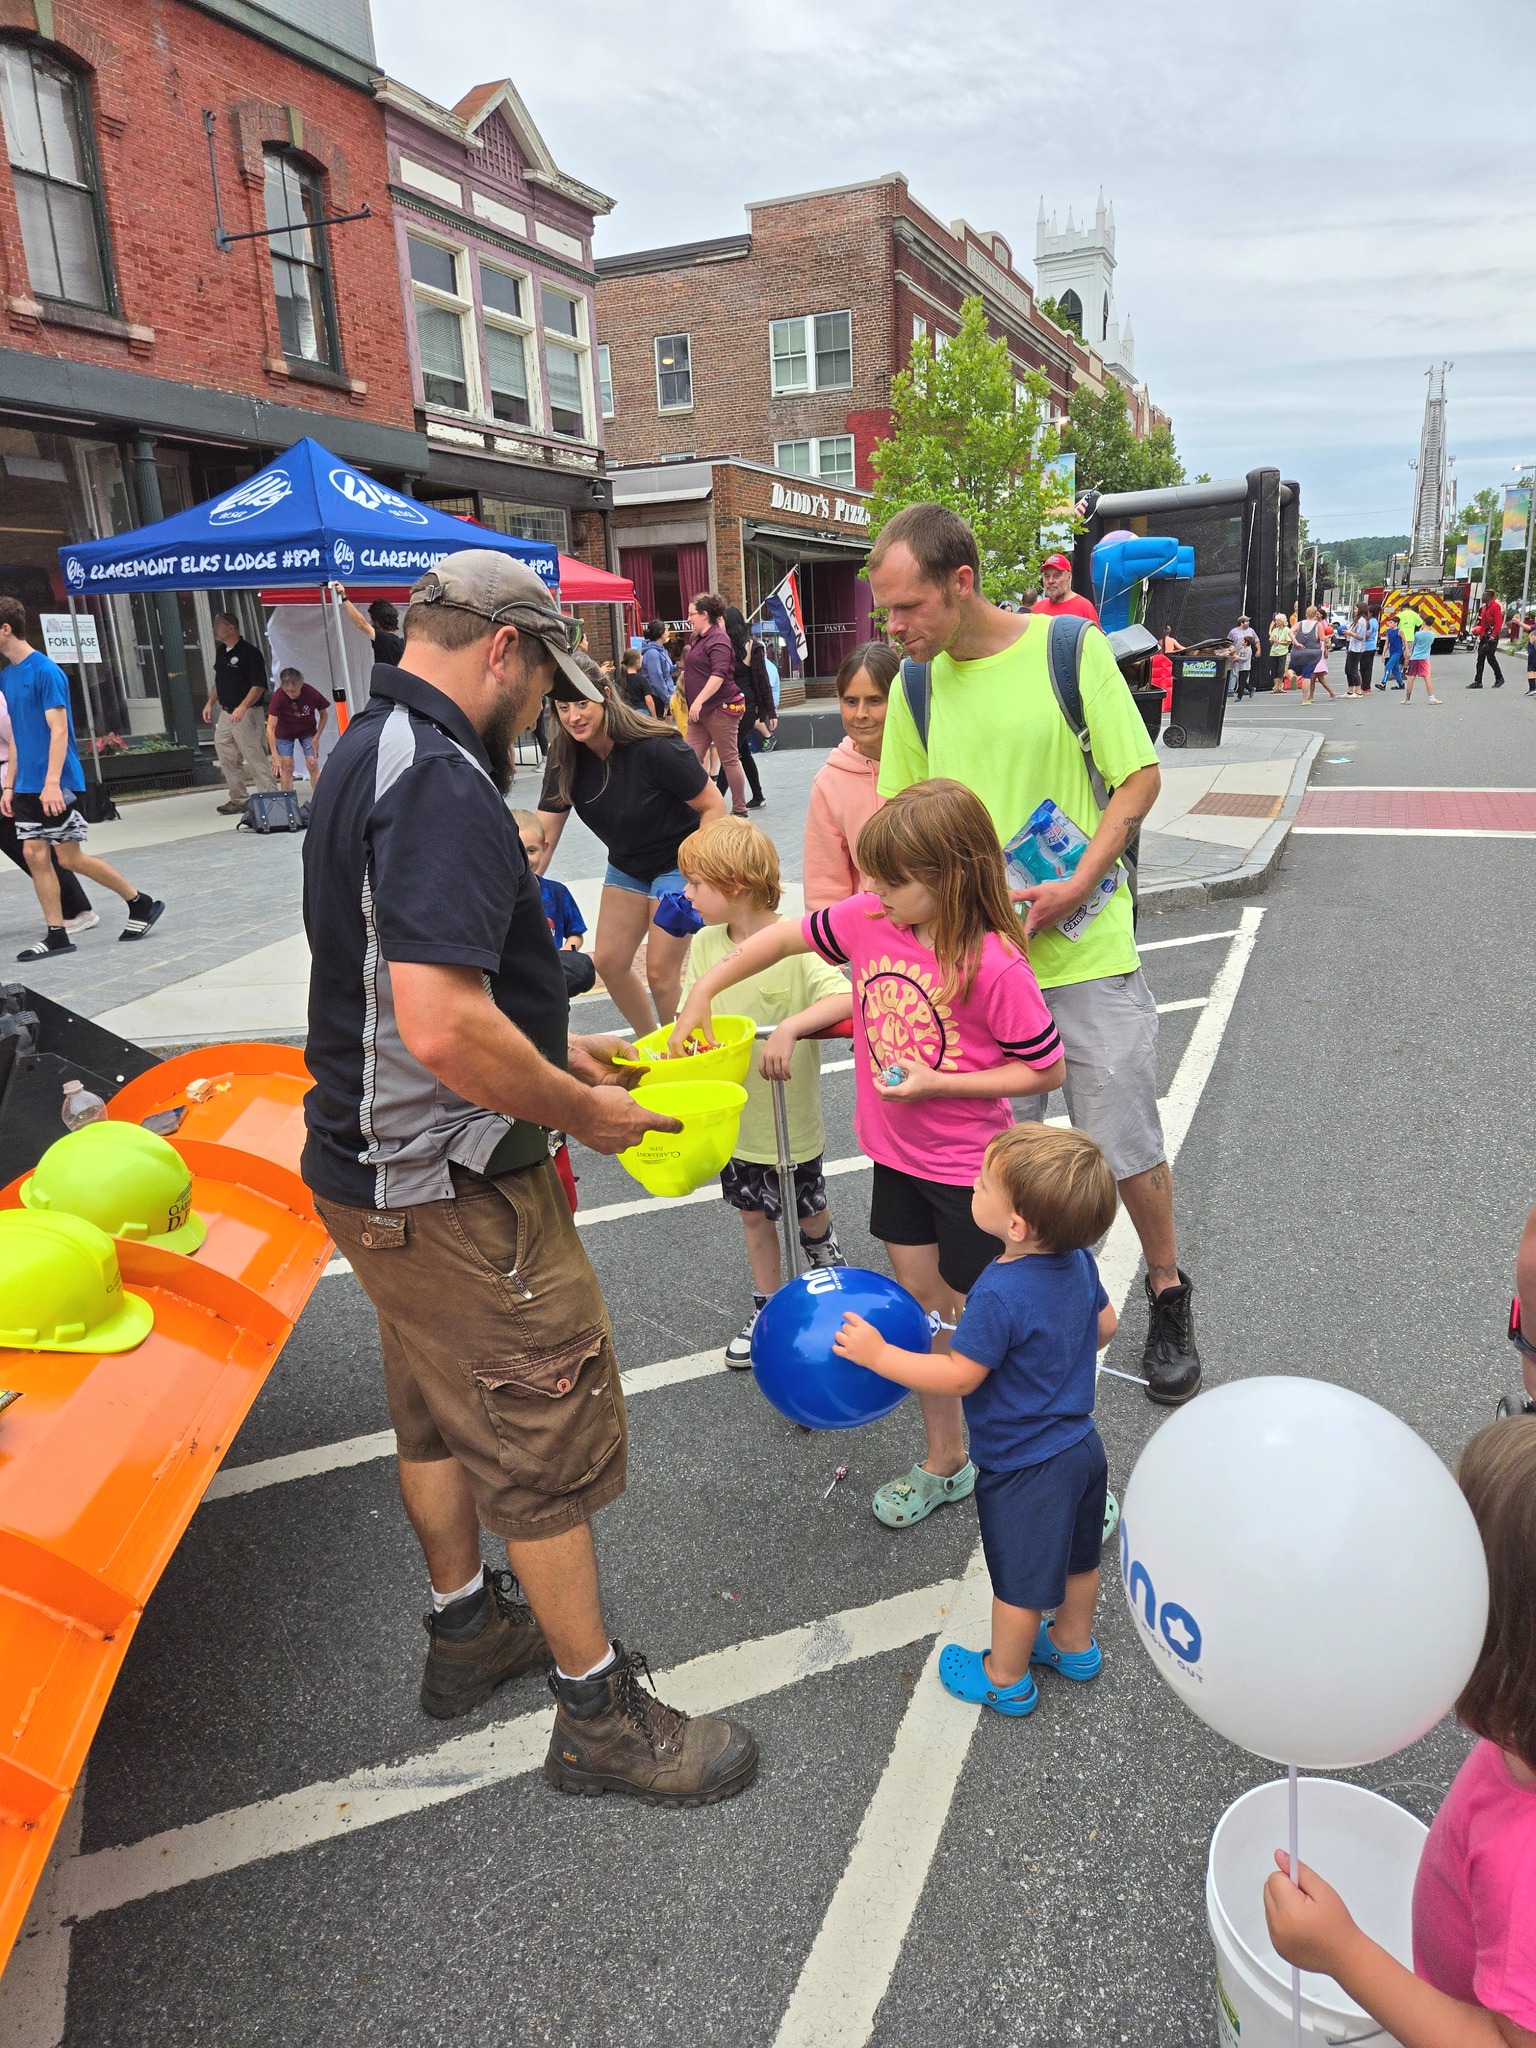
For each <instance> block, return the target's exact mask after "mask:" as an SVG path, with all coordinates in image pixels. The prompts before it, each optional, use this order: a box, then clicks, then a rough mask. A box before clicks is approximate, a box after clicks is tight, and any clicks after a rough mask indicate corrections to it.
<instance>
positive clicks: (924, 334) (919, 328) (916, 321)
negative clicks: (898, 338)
mask: <svg viewBox="0 0 1536 2048" xmlns="http://www.w3.org/2000/svg"><path fill="white" fill-rule="evenodd" d="M912 339H913V340H914V341H926V340H927V339H928V322H927V321H926V320H925V319H924V318H923V316H922V314H921V313H914V314H913V315H912Z"/></svg>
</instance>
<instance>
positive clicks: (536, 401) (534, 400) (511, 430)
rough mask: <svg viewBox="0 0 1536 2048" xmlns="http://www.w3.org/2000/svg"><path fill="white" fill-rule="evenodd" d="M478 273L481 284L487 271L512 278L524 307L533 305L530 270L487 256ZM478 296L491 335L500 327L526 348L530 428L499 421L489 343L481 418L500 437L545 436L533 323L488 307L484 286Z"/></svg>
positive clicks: (526, 317)
mask: <svg viewBox="0 0 1536 2048" xmlns="http://www.w3.org/2000/svg"><path fill="white" fill-rule="evenodd" d="M476 269H477V282H479V276H480V273H483V272H485V271H487V270H494V271H496V272H498V273H499V274H500V275H501V276H502V277H510V278H512V279H513V280H514V282H515V283H516V285H517V288H518V293H519V295H520V297H521V299H522V301H523V304H524V305H525V306H531V305H532V303H533V293H534V282H533V279H532V277H531V276H530V275H529V273H528V272H527V271H526V270H519V269H518V268H516V267H515V266H514V265H513V264H511V263H495V262H490V261H488V260H487V258H486V257H485V256H484V255H483V254H479V255H477V257H476ZM478 296H479V299H480V318H481V324H482V325H483V326H484V327H485V329H486V331H487V332H489V331H490V329H491V328H493V327H496V328H500V329H501V330H502V332H503V333H506V334H515V335H518V336H520V337H521V340H522V344H523V376H524V379H525V381H526V382H527V385H528V424H527V425H526V426H520V425H519V424H518V422H517V421H516V420H504V419H498V418H497V416H496V410H495V401H494V400H493V399H492V397H491V358H490V346H489V343H487V344H486V345H485V349H484V356H483V366H484V375H485V385H484V393H485V400H484V410H483V412H482V415H481V417H482V418H484V419H486V420H488V421H489V422H490V424H491V425H492V426H493V427H494V428H495V429H496V430H497V431H498V432H499V433H505V434H538V433H542V432H543V421H544V409H543V400H542V384H543V376H542V372H541V370H540V366H539V351H538V349H537V348H536V347H533V346H532V345H531V344H532V343H533V340H534V333H535V330H534V324H533V320H532V318H531V317H530V315H529V314H527V313H525V314H524V315H523V317H522V318H521V319H519V318H518V317H517V316H516V315H515V314H512V313H504V312H503V311H502V310H501V308H500V307H499V306H491V305H487V303H486V299H485V288H484V285H483V284H481V285H480V290H479V294H478Z"/></svg>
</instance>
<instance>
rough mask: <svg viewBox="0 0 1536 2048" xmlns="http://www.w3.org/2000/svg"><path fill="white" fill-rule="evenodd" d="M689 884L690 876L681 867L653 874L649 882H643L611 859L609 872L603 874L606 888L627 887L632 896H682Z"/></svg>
mask: <svg viewBox="0 0 1536 2048" xmlns="http://www.w3.org/2000/svg"><path fill="white" fill-rule="evenodd" d="M687 886H688V877H687V876H686V875H685V874H684V873H683V872H682V870H681V869H680V868H668V869H667V871H666V873H665V874H661V875H652V877H651V879H650V880H649V881H648V882H642V881H641V880H640V879H639V877H638V876H636V875H626V874H625V872H624V870H623V869H622V868H616V867H615V866H614V864H613V862H612V861H609V863H608V872H607V873H606V874H605V875H604V876H603V887H604V888H605V889H627V890H628V891H629V893H630V895H631V896H681V895H682V893H683V891H684V890H685V889H686V888H687Z"/></svg>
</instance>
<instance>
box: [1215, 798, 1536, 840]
mask: <svg viewBox="0 0 1536 2048" xmlns="http://www.w3.org/2000/svg"><path fill="white" fill-rule="evenodd" d="M1205 801H1206V802H1207V803H1208V802H1209V801H1210V799H1209V798H1207V799H1206V800H1205ZM1199 808H1200V806H1199V805H1197V806H1196V809H1199ZM1296 823H1297V824H1298V825H1299V826H1307V825H1325V826H1326V825H1353V826H1355V827H1357V828H1359V829H1361V830H1364V831H1373V830H1374V831H1377V832H1382V831H1396V832H1536V789H1312V790H1308V792H1307V794H1306V796H1305V797H1304V798H1303V799H1302V805H1301V809H1300V811H1299V812H1298V814H1297V818H1296Z"/></svg>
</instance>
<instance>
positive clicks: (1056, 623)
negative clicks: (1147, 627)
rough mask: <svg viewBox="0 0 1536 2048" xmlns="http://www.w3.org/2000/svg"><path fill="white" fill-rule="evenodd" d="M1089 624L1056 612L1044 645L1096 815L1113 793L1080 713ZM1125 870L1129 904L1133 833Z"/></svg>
mask: <svg viewBox="0 0 1536 2048" xmlns="http://www.w3.org/2000/svg"><path fill="white" fill-rule="evenodd" d="M1089 624H1090V621H1089V620H1087V619H1084V618H1079V617H1077V616H1076V615H1075V614H1074V613H1071V612H1057V613H1056V614H1055V615H1054V616H1053V617H1052V619H1051V622H1050V632H1049V639H1048V640H1047V643H1046V666H1047V668H1048V669H1049V671H1050V677H1051V690H1052V693H1053V694H1054V696H1055V698H1056V702H1057V705H1058V707H1059V708H1060V711H1061V715H1062V717H1063V718H1064V719H1065V720H1066V721H1067V724H1068V725H1069V726H1070V727H1071V728H1072V731H1073V733H1074V734H1075V735H1076V737H1077V744H1078V745H1079V747H1081V748H1082V752H1083V766H1084V767H1085V768H1086V769H1087V770H1088V786H1089V788H1090V789H1091V790H1092V792H1093V800H1094V802H1095V803H1096V804H1097V805H1098V807H1099V810H1100V812H1101V813H1102V812H1104V811H1105V810H1107V809H1108V808H1109V800H1110V798H1111V796H1113V794H1114V791H1113V790H1111V789H1110V788H1109V787H1108V785H1107V784H1106V783H1105V780H1104V777H1103V776H1102V775H1101V774H1100V773H1099V764H1098V762H1097V761H1095V760H1094V758H1093V740H1092V737H1091V735H1090V733H1089V731H1088V719H1087V716H1086V714H1085V713H1084V711H1083V642H1084V640H1085V639H1086V638H1087V636H1088V628H1089ZM1120 858H1121V861H1122V863H1123V865H1124V867H1125V872H1126V878H1127V880H1128V881H1129V882H1130V885H1131V902H1132V903H1133V904H1134V903H1135V901H1136V893H1137V880H1138V877H1137V872H1136V871H1137V866H1138V863H1139V861H1140V859H1141V834H1140V833H1139V832H1137V833H1134V834H1133V835H1132V837H1131V838H1130V839H1129V840H1127V842H1126V847H1125V851H1124V853H1123V854H1122V855H1121V856H1120Z"/></svg>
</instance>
